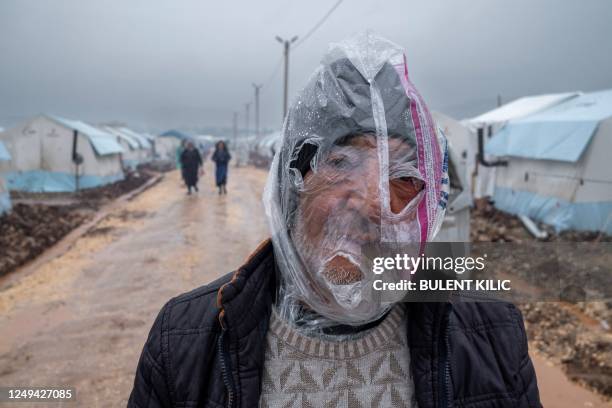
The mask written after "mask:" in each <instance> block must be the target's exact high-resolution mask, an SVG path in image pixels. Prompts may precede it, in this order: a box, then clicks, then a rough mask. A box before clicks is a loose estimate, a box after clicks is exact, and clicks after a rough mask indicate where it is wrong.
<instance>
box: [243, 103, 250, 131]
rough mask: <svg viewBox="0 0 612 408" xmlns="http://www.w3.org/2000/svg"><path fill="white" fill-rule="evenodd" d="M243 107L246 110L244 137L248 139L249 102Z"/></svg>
mask: <svg viewBox="0 0 612 408" xmlns="http://www.w3.org/2000/svg"><path fill="white" fill-rule="evenodd" d="M244 107H245V109H246V135H247V137H249V109H250V108H251V102H248V103H245V104H244Z"/></svg>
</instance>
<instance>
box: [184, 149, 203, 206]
mask: <svg viewBox="0 0 612 408" xmlns="http://www.w3.org/2000/svg"><path fill="white" fill-rule="evenodd" d="M181 170H182V171H181V172H182V175H183V178H184V179H185V184H187V194H191V189H192V188H193V189H194V190H195V191H196V192H197V191H198V176H199V175H200V173H202V172H203V170H202V156H200V152H199V151H198V149H196V148H195V146H194V144H193V142H191V141H189V142H187V146H186V147H185V150H183V152H182V153H181Z"/></svg>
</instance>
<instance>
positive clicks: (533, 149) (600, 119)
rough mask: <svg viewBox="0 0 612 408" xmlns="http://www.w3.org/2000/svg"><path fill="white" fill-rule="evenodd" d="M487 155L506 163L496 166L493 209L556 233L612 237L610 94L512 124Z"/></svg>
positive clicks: (580, 99) (569, 103) (575, 100)
mask: <svg viewBox="0 0 612 408" xmlns="http://www.w3.org/2000/svg"><path fill="white" fill-rule="evenodd" d="M486 152H487V154H491V155H495V156H503V157H506V158H507V160H508V166H507V167H500V168H498V172H497V179H496V183H495V192H494V196H493V197H494V200H495V206H496V207H498V208H500V209H502V210H504V211H507V212H510V213H513V214H522V215H527V216H529V217H531V218H534V219H536V220H539V221H542V222H544V223H546V224H550V225H552V226H554V227H555V228H556V229H557V230H567V229H572V230H590V231H605V232H607V233H608V234H612V219H611V216H612V172H611V171H610V166H609V161H610V152H612V90H606V91H600V92H593V93H587V94H583V95H580V96H578V97H576V98H573V99H570V100H567V101H566V102H563V103H561V104H559V105H556V106H553V107H551V108H549V109H546V110H544V111H542V112H539V113H535V114H532V115H529V116H527V117H525V118H522V119H517V120H511V121H510V122H508V124H507V125H506V126H505V127H504V128H503V129H502V130H501V131H500V132H499V133H497V134H496V135H494V137H493V138H492V139H491V140H490V142H489V144H488V145H487V148H486Z"/></svg>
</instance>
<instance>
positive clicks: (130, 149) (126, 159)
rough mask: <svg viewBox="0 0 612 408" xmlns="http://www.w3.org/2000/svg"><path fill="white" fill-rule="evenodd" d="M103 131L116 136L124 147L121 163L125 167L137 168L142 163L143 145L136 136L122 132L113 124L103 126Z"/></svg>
mask: <svg viewBox="0 0 612 408" xmlns="http://www.w3.org/2000/svg"><path fill="white" fill-rule="evenodd" d="M100 129H101V130H102V131H104V132H107V133H109V134H111V135H113V136H115V137H116V139H117V143H119V144H120V145H121V147H122V148H123V153H121V165H122V167H123V168H124V169H132V170H133V169H135V168H136V166H138V165H139V164H140V163H141V156H142V154H141V153H140V150H141V147H140V143H138V140H136V139H135V138H134V137H132V136H130V135H127V134H125V133H123V132H120V131H119V130H118V129H116V128H114V127H112V126H102V127H101V128H100Z"/></svg>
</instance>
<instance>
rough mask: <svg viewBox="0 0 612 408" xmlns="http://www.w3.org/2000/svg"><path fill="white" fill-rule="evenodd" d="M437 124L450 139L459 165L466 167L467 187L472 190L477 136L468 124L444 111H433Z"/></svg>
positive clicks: (449, 141)
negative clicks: (474, 135)
mask: <svg viewBox="0 0 612 408" xmlns="http://www.w3.org/2000/svg"><path fill="white" fill-rule="evenodd" d="M431 115H432V116H433V118H434V120H435V121H436V124H437V125H438V127H439V128H440V129H442V132H444V135H445V136H446V138H447V139H448V143H449V145H450V146H451V148H452V150H453V152H454V153H455V156H456V159H457V165H458V166H461V167H462V168H464V169H465V171H464V177H465V182H466V186H465V187H466V189H467V190H468V191H470V194H471V191H472V177H471V176H472V173H473V172H474V167H475V163H476V153H477V149H478V144H477V143H476V138H475V137H473V134H472V133H471V132H470V130H469V129H468V127H467V126H465V125H464V124H462V123H461V122H459V121H458V120H456V119H453V118H451V117H450V116H447V115H445V114H443V113H440V112H436V111H433V112H432V113H431Z"/></svg>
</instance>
